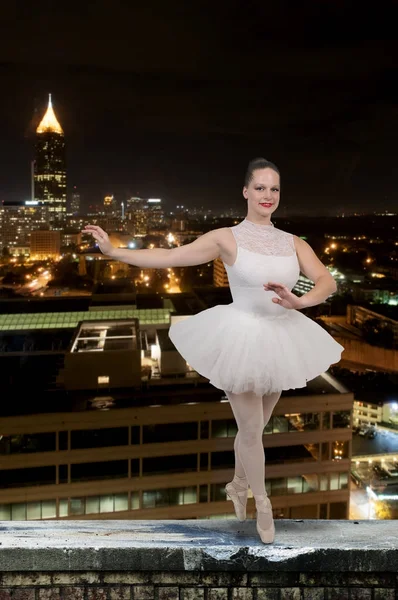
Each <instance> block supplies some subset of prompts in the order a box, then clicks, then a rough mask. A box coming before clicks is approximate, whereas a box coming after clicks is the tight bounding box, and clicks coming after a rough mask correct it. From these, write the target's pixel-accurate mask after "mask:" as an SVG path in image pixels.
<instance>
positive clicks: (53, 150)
mask: <svg viewBox="0 0 398 600" xmlns="http://www.w3.org/2000/svg"><path fill="white" fill-rule="evenodd" d="M34 196H35V200H37V201H39V202H43V206H44V210H45V213H46V219H47V221H48V224H49V226H50V228H51V229H62V228H63V227H64V223H65V217H66V169H65V138H64V132H63V130H62V127H61V125H60V124H59V122H58V120H57V117H56V116H55V113H54V110H53V107H52V102H51V94H50V95H49V101H48V108H47V111H46V114H45V115H44V117H43V119H42V120H41V122H40V124H39V126H38V128H37V129H36V145H35V162H34Z"/></svg>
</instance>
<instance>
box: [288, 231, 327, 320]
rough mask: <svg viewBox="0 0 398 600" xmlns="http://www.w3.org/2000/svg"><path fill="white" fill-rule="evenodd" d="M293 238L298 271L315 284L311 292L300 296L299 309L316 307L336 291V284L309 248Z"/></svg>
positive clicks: (299, 239)
mask: <svg viewBox="0 0 398 600" xmlns="http://www.w3.org/2000/svg"><path fill="white" fill-rule="evenodd" d="M293 237H294V245H295V247H296V252H297V258H298V262H299V265H300V270H301V272H302V273H304V275H305V276H306V277H308V279H310V280H311V281H313V282H314V284H315V285H314V287H313V288H312V290H310V291H309V292H307V293H306V294H304V295H303V296H300V298H299V303H300V307H299V308H306V307H307V306H316V305H317V304H321V303H322V302H324V301H325V300H326V299H327V298H329V296H330V295H331V294H334V292H336V291H337V284H336V282H335V280H334V278H333V276H332V275H331V274H330V273H329V271H328V270H327V268H326V267H325V265H324V264H323V263H322V262H321V261H320V260H319V258H318V257H317V255H316V254H315V252H314V251H313V249H312V248H311V246H310V245H309V244H307V242H306V241H305V240H303V239H302V238H300V237H298V236H296V235H295V236H293Z"/></svg>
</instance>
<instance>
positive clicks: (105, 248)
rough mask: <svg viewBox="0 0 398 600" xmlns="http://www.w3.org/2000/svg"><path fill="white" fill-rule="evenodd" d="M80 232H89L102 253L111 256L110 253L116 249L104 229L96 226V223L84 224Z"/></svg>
mask: <svg viewBox="0 0 398 600" xmlns="http://www.w3.org/2000/svg"><path fill="white" fill-rule="evenodd" d="M82 233H91V235H92V236H93V238H94V239H95V241H96V242H97V243H98V246H99V249H100V250H101V252H102V254H107V255H108V256H112V253H113V252H114V251H115V250H116V248H115V246H113V245H112V244H111V242H110V241H109V237H108V234H107V233H106V231H104V230H103V229H101V227H98V225H86V226H85V228H84V229H83V231H82Z"/></svg>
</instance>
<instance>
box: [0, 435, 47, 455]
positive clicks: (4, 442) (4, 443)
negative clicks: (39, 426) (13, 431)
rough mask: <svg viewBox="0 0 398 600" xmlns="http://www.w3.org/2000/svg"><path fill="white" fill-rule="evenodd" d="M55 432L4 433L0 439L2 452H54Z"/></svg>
mask: <svg viewBox="0 0 398 600" xmlns="http://www.w3.org/2000/svg"><path fill="white" fill-rule="evenodd" d="M55 439H56V434H55V432H51V433H26V434H21V435H4V436H2V437H1V439H0V454H31V453H33V452H54V451H55Z"/></svg>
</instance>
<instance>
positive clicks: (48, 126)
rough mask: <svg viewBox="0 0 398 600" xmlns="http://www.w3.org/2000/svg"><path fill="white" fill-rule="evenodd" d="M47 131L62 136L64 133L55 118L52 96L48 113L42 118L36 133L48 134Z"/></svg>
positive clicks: (49, 100)
mask: <svg viewBox="0 0 398 600" xmlns="http://www.w3.org/2000/svg"><path fill="white" fill-rule="evenodd" d="M47 131H51V132H53V133H60V134H63V133H64V132H63V130H62V127H61V125H60V124H59V123H58V121H57V117H56V116H55V113H54V110H53V105H52V102H51V94H49V99H48V108H47V112H46V114H45V115H44V117H43V118H42V120H41V122H40V125H39V126H38V128H37V129H36V133H46V132H47Z"/></svg>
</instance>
